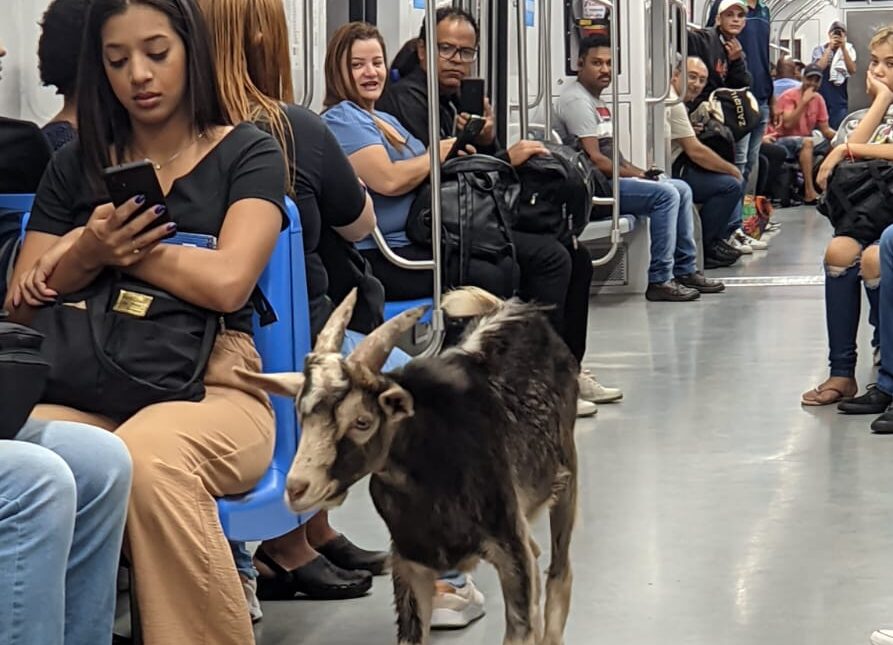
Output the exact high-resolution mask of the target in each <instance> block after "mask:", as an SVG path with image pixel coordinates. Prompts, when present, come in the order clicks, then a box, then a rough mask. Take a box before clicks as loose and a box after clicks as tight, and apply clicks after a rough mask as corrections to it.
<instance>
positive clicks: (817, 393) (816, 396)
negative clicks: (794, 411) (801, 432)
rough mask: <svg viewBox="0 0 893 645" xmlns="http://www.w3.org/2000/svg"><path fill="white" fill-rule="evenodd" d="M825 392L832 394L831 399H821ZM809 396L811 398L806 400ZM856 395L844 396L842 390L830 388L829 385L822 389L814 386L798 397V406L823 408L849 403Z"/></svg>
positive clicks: (819, 386)
mask: <svg viewBox="0 0 893 645" xmlns="http://www.w3.org/2000/svg"><path fill="white" fill-rule="evenodd" d="M825 392H830V393H832V396H831V398H823V397H822V394H824V393H825ZM810 395H813V397H812V398H806V397H808V396H810ZM855 396H856V394H855V393H853V394H846V393H845V392H843V391H842V390H838V389H837V388H836V387H831V386H830V385H826V386H825V387H822V386H821V385H817V386H815V387H814V388H813V389H811V390H810V391H809V392H806V393H805V394H804V395H803V396H802V397H800V405H809V406H815V407H819V406H824V405H833V404H835V403H840V402H841V401H849V400H850V399H852V398H853V397H855Z"/></svg>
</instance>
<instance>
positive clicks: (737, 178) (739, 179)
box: [730, 168, 744, 184]
mask: <svg viewBox="0 0 893 645" xmlns="http://www.w3.org/2000/svg"><path fill="white" fill-rule="evenodd" d="M730 174H731V176H732V177H734V178H735V181H737V182H738V183H739V184H740V183H741V182H743V181H744V175H742V174H741V171H740V170H738V168H735V172H733V173H730Z"/></svg>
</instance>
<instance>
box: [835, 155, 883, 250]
mask: <svg viewBox="0 0 893 645" xmlns="http://www.w3.org/2000/svg"><path fill="white" fill-rule="evenodd" d="M818 211H819V212H820V213H821V214H822V215H824V216H825V217H827V218H828V219H829V220H830V221H831V224H832V226H834V235H835V236H846V237H852V238H854V239H856V240H858V241H860V242H862V244H863V245H866V246H867V245H869V244H873V243H874V242H876V241H877V240H879V239H880V237H881V233H883V232H884V229H886V228H887V227H888V226H890V225H893V163H891V162H889V161H886V160H884V159H868V160H864V161H842V162H841V163H839V164H837V166H835V168H834V171H833V172H832V173H831V178H830V179H829V180H828V189H827V190H826V191H825V193H824V194H823V195H822V198H821V199H820V200H819V205H818Z"/></svg>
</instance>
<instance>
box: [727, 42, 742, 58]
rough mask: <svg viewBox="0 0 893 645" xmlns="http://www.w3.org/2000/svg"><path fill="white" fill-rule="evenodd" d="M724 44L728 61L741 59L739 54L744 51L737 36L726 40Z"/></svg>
mask: <svg viewBox="0 0 893 645" xmlns="http://www.w3.org/2000/svg"><path fill="white" fill-rule="evenodd" d="M724 46H725V48H726V53H727V54H728V55H729V60H730V61H736V60H741V55H742V53H743V52H744V49H743V48H742V47H741V43H740V42H738V39H737V38H732V39H731V40H727V41H726V42H725V45H724Z"/></svg>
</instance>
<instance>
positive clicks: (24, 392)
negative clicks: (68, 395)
mask: <svg viewBox="0 0 893 645" xmlns="http://www.w3.org/2000/svg"><path fill="white" fill-rule="evenodd" d="M42 343H43V335H42V334H40V333H38V332H36V331H34V330H33V329H30V328H28V327H24V326H23V325H17V324H15V323H11V322H4V320H3V314H0V439H12V438H13V437H15V436H16V434H18V432H19V430H21V428H22V426H23V425H24V424H25V421H26V420H27V419H28V416H29V415H30V414H31V410H32V409H33V408H34V406H35V405H36V404H37V402H38V401H40V398H41V396H42V395H43V391H44V387H45V386H46V381H47V376H48V375H49V372H50V366H49V364H48V363H47V362H46V360H45V359H44V358H43V356H42V354H41V344H42Z"/></svg>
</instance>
